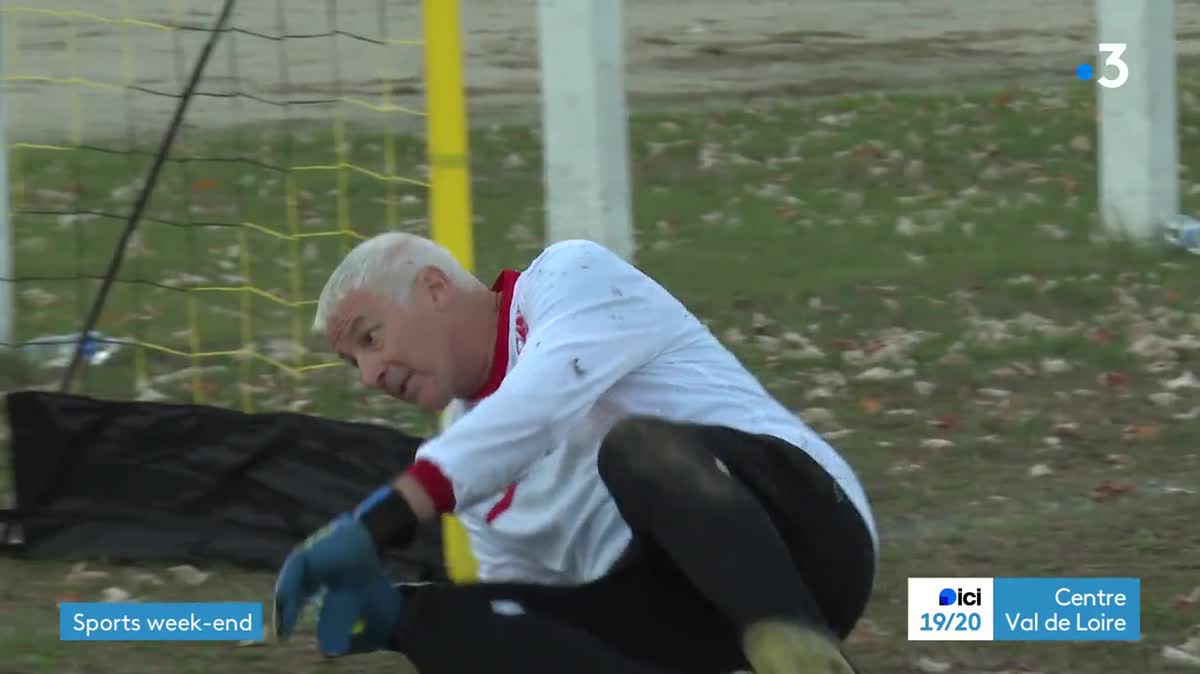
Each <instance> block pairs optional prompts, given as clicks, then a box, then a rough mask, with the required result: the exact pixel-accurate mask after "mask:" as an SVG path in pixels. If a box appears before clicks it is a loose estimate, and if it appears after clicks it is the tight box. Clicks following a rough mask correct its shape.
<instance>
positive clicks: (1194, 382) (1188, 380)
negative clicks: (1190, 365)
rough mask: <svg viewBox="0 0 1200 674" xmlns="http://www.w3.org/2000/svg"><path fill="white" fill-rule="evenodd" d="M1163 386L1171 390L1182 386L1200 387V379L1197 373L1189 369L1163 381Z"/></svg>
mask: <svg viewBox="0 0 1200 674" xmlns="http://www.w3.org/2000/svg"><path fill="white" fill-rule="evenodd" d="M1163 386H1165V387H1166V388H1167V389H1168V390H1171V391H1175V390H1178V389H1181V388H1200V379H1197V378H1196V375H1194V374H1192V372H1191V371H1190V370H1189V371H1187V372H1184V373H1183V374H1181V375H1179V376H1178V377H1176V378H1174V379H1170V380H1168V381H1165V382H1163Z"/></svg>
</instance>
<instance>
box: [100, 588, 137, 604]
mask: <svg viewBox="0 0 1200 674" xmlns="http://www.w3.org/2000/svg"><path fill="white" fill-rule="evenodd" d="M132 597H133V595H131V594H129V592H127V591H125V590H124V589H122V588H119V587H115V586H114V587H106V588H104V591H103V592H101V593H100V601H102V602H107V603H113V604H115V603H119V602H123V601H129V600H130V599H131V598H132Z"/></svg>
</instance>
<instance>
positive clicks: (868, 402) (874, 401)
mask: <svg viewBox="0 0 1200 674" xmlns="http://www.w3.org/2000/svg"><path fill="white" fill-rule="evenodd" d="M862 409H863V412H866V413H867V414H879V411H880V410H881V409H883V403H881V402H880V401H879V398H863V400H862Z"/></svg>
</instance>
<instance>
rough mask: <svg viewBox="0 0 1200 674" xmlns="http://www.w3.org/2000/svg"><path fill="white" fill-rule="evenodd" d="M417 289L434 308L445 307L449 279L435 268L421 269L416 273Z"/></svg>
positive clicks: (449, 287) (448, 298) (449, 286)
mask: <svg viewBox="0 0 1200 674" xmlns="http://www.w3.org/2000/svg"><path fill="white" fill-rule="evenodd" d="M417 287H418V288H420V289H421V292H423V293H424V294H425V296H426V297H428V298H429V301H430V302H431V303H432V304H433V306H435V307H441V306H445V305H446V304H447V303H448V302H449V301H450V291H451V289H452V286H451V283H450V278H449V277H448V276H446V273H445V272H443V271H442V270H441V269H438V268H437V267H433V266H429V267H422V268H421V270H420V271H418V272H417Z"/></svg>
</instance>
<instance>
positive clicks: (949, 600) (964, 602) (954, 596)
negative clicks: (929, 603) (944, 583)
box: [938, 587, 983, 606]
mask: <svg viewBox="0 0 1200 674" xmlns="http://www.w3.org/2000/svg"><path fill="white" fill-rule="evenodd" d="M938 606H983V593H982V592H980V590H979V588H975V590H974V591H968V592H963V589H962V588H961V587H960V588H958V589H957V590H955V589H953V588H949V587H948V588H946V589H944V590H942V591H941V592H939V593H938Z"/></svg>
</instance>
